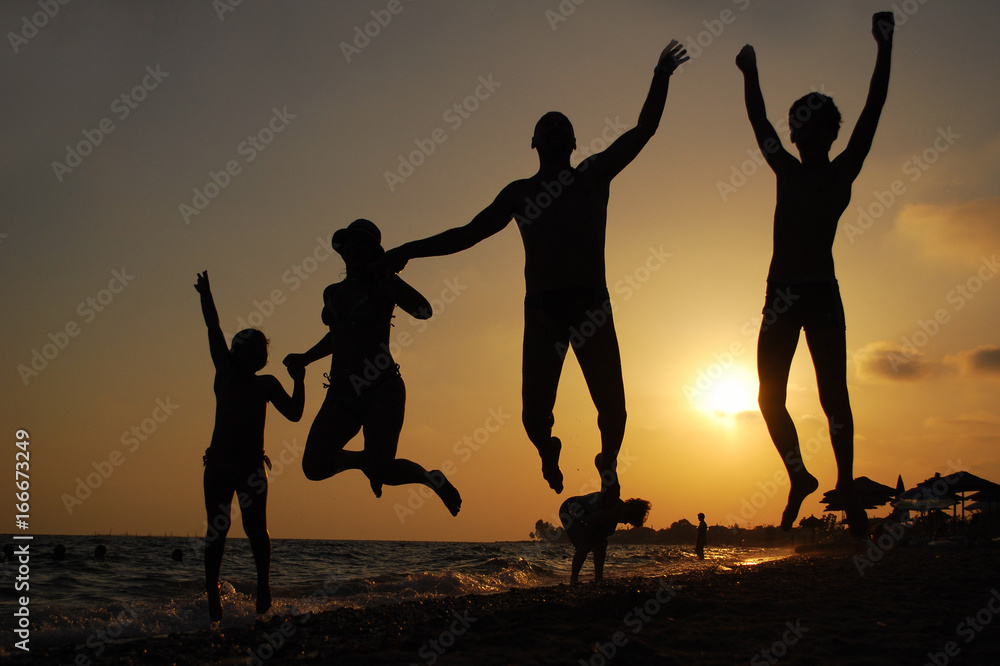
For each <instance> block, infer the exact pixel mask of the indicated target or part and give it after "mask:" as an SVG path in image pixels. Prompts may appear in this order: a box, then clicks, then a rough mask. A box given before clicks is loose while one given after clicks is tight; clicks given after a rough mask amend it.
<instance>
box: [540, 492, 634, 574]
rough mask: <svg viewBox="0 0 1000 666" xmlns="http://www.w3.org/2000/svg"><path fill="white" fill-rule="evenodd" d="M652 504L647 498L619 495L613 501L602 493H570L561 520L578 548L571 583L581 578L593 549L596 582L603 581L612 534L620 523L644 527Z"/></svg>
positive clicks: (563, 505) (570, 538)
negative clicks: (629, 497) (573, 494)
mask: <svg viewBox="0 0 1000 666" xmlns="http://www.w3.org/2000/svg"><path fill="white" fill-rule="evenodd" d="M649 507H650V504H649V502H647V501H646V500H644V499H637V498H632V499H630V500H625V501H622V500H621V499H618V498H615V499H613V500H610V501H609V500H608V499H607V498H603V499H602V497H601V493H590V494H589V495H581V496H578V497H570V498H569V499H567V500H566V501H565V502H563V503H562V504H561V505H560V506H559V520H560V522H562V526H563V530H565V532H566V536H568V537H569V540H570V543H572V544H573V547H574V549H575V552H574V553H573V564H572V569H571V571H570V575H569V582H570V585H577V584H578V583H579V582H580V569H582V568H583V563H584V562H586V561H587V554H588V553H591V552H593V553H594V582H595V583H600V582H602V581H603V580H604V560H605V558H606V556H607V553H608V537H610V536H611V535H612V534H614V533H615V530H616V529H617V528H618V523H627V524H629V525H631V526H632V527H642V526H643V525H644V524H645V523H646V517H647V516H648V515H649Z"/></svg>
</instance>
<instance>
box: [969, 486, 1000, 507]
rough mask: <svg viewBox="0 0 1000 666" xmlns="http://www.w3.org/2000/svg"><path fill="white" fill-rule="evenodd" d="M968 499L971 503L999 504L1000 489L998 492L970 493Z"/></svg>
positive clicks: (982, 491)
mask: <svg viewBox="0 0 1000 666" xmlns="http://www.w3.org/2000/svg"><path fill="white" fill-rule="evenodd" d="M968 499H970V500H972V501H973V502H988V503H990V504H992V503H994V502H1000V489H998V490H980V491H979V492H976V493H972V494H971V495H969V497H968Z"/></svg>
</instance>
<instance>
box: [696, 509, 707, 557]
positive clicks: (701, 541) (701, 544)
mask: <svg viewBox="0 0 1000 666" xmlns="http://www.w3.org/2000/svg"><path fill="white" fill-rule="evenodd" d="M707 543H708V523H706V522H705V514H703V513H699V514H698V538H697V539H696V540H695V542H694V552H695V553H697V554H698V559H699V560H703V559H705V544H707Z"/></svg>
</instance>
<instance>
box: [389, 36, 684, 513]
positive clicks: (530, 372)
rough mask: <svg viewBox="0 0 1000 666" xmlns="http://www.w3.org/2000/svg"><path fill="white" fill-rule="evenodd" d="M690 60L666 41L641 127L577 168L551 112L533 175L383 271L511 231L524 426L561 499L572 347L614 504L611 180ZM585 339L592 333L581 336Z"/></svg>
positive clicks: (617, 363) (398, 255) (616, 363)
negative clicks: (516, 250)
mask: <svg viewBox="0 0 1000 666" xmlns="http://www.w3.org/2000/svg"><path fill="white" fill-rule="evenodd" d="M687 60H688V57H687V52H686V51H685V50H684V49H683V48H682V47H681V46H680V45H679V44H678V43H677V42H676V41H671V42H670V44H669V45H668V46H667V47H666V48H665V49H664V50H663V52H662V53H661V55H660V59H659V62H658V63H657V65H656V67H655V70H654V75H653V80H652V83H651V85H650V89H649V93H648V95H647V97H646V101H645V103H644V104H643V107H642V111H641V113H640V114H639V122H638V125H637V126H636V127H635V128H633V129H631V130H629V131H627V132H625V133H624V134H622V136H620V137H619V138H618V139H616V140H615V141H614V143H612V144H611V145H610V146H609V147H608V148H607V149H606V150H604V151H603V152H601V153H598V154H596V155H592V156H590V157H588V158H587V159H585V160H584V161H583V162H581V163H580V164H579V165H578V166H577V167H576V168H574V167H572V166H571V165H570V155H571V154H572V152H573V151H574V150H575V149H576V138H575V136H574V132H573V125H572V124H571V123H570V121H569V119H567V118H566V116H564V115H563V114H561V113H558V112H549V113H546V114H545V115H543V116H542V117H541V119H540V120H539V121H538V123H537V124H536V125H535V130H534V136H533V137H532V139H531V147H532V148H534V149H535V150H537V151H538V161H539V168H538V172H537V173H535V175H533V176H531V177H530V178H526V179H523V180H516V181H514V182H512V183H510V184H509V185H508V186H507V187H505V188H503V190H501V192H500V194H499V195H498V196H497V197H496V199H494V201H493V203H491V204H490V205H489V206H488V207H487V208H486V209H485V210H483V211H482V212H480V213H479V214H478V215H476V216H475V217H474V218H473V220H472V221H471V222H470V223H468V224H466V225H465V226H462V227H456V228H454V229H450V230H448V231H445V232H443V233H440V234H437V235H435V236H432V237H430V238H426V239H423V240H418V241H413V242H410V243H406V244H404V245H402V246H400V247H398V248H395V249H393V250H390V251H389V252H388V253H387V257H386V261H385V264H386V265H387V266H388V267H389V268H391V269H392V270H394V271H397V272H398V271H399V270H402V268H403V267H404V266H405V265H406V263H407V261H408V260H410V259H414V258H417V257H431V256H441V255H446V254H454V253H456V252H460V251H462V250H466V249H468V248H470V247H472V246H473V245H475V244H476V243H478V242H480V241H482V240H484V239H485V238H488V237H489V236H492V235H493V234H496V233H497V232H499V231H500V230H501V229H504V228H505V227H506V226H507V225H508V224H509V223H510V221H511V219H514V220H516V221H517V227H518V230H519V231H520V233H521V241H522V242H523V244H524V257H525V262H524V279H525V289H526V294H525V297H524V346H523V357H522V393H521V397H522V405H523V408H522V422H523V424H524V429H525V431H526V432H527V435H528V439H530V440H531V443H532V444H534V446H535V448H536V449H538V453H539V456H540V457H541V460H542V476H543V478H544V479H545V480H546V481H547V482H548V484H549V486H550V487H551V488H552V489H553V490H555V491H556V492H557V493H561V492H562V489H563V475H562V472H561V471H560V469H559V454H560V451H561V450H562V443H561V442H560V440H559V439H558V438H557V437H553V436H552V426H553V424H554V422H555V419H554V417H553V415H552V409H553V406H554V405H555V399H556V388H557V387H558V384H559V375H560V373H561V372H562V366H563V361H564V359H565V357H566V352H567V351H568V350H569V348H570V347H572V349H573V352H574V354H576V358H577V361H579V363H580V369H581V370H582V371H583V375H584V378H585V379H586V382H587V387H588V388H589V390H590V395H591V398H592V399H593V401H594V405H595V406H596V407H597V412H598V417H597V425H598V428H599V429H600V432H601V457H600V458H599V459H598V460H599V461H600V462H599V466H598V470H599V471H600V472H601V479H602V492H604V493H606V494H607V495H608V496H609V497H610V498H611V499H615V498H617V497H618V496H619V493H620V487H619V485H618V478H617V461H618V451H619V449H620V448H621V444H622V439H623V437H624V434H625V418H626V412H625V388H624V383H623V380H622V369H621V355H620V353H619V349H618V338H617V335H616V333H615V326H614V321H613V318H612V315H611V302H610V297H609V295H608V288H607V279H606V276H605V265H604V247H605V234H606V228H607V212H608V197H609V193H610V186H611V180H612V179H613V178H614V177H615V176H616V175H618V173H619V172H621V170H622V169H624V168H625V167H626V166H628V164H629V163H630V162H631V161H632V160H633V159H634V158H635V157H636V155H638V154H639V151H640V150H642V148H643V147H644V146H645V145H646V143H647V142H648V141H649V140H650V138H651V137H652V136H653V133H654V132H655V131H656V128H657V126H658V125H659V122H660V116H661V115H662V114H663V107H664V105H665V103H666V99H667V89H668V84H669V82H670V75H671V74H672V73H673V71H674V70H675V69H676V68H677V67H678V66H679V65H680V64H681V63H683V62H685V61H687ZM581 332H589V333H590V334H589V335H584V334H582V333H581Z"/></svg>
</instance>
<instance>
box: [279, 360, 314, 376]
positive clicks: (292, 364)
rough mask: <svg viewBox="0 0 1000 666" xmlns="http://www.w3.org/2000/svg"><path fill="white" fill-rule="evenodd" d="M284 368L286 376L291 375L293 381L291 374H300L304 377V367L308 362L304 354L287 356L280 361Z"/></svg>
mask: <svg viewBox="0 0 1000 666" xmlns="http://www.w3.org/2000/svg"><path fill="white" fill-rule="evenodd" d="M282 363H283V364H284V365H285V367H286V368H288V374H289V375H291V377H292V379H295V375H294V374H292V373H293V372H299V371H301V372H302V376H303V377H305V374H306V366H307V365H308V364H309V362H308V361H307V360H306V358H305V354H289V355H288V356H286V357H285V359H284V360H283V361H282Z"/></svg>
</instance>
